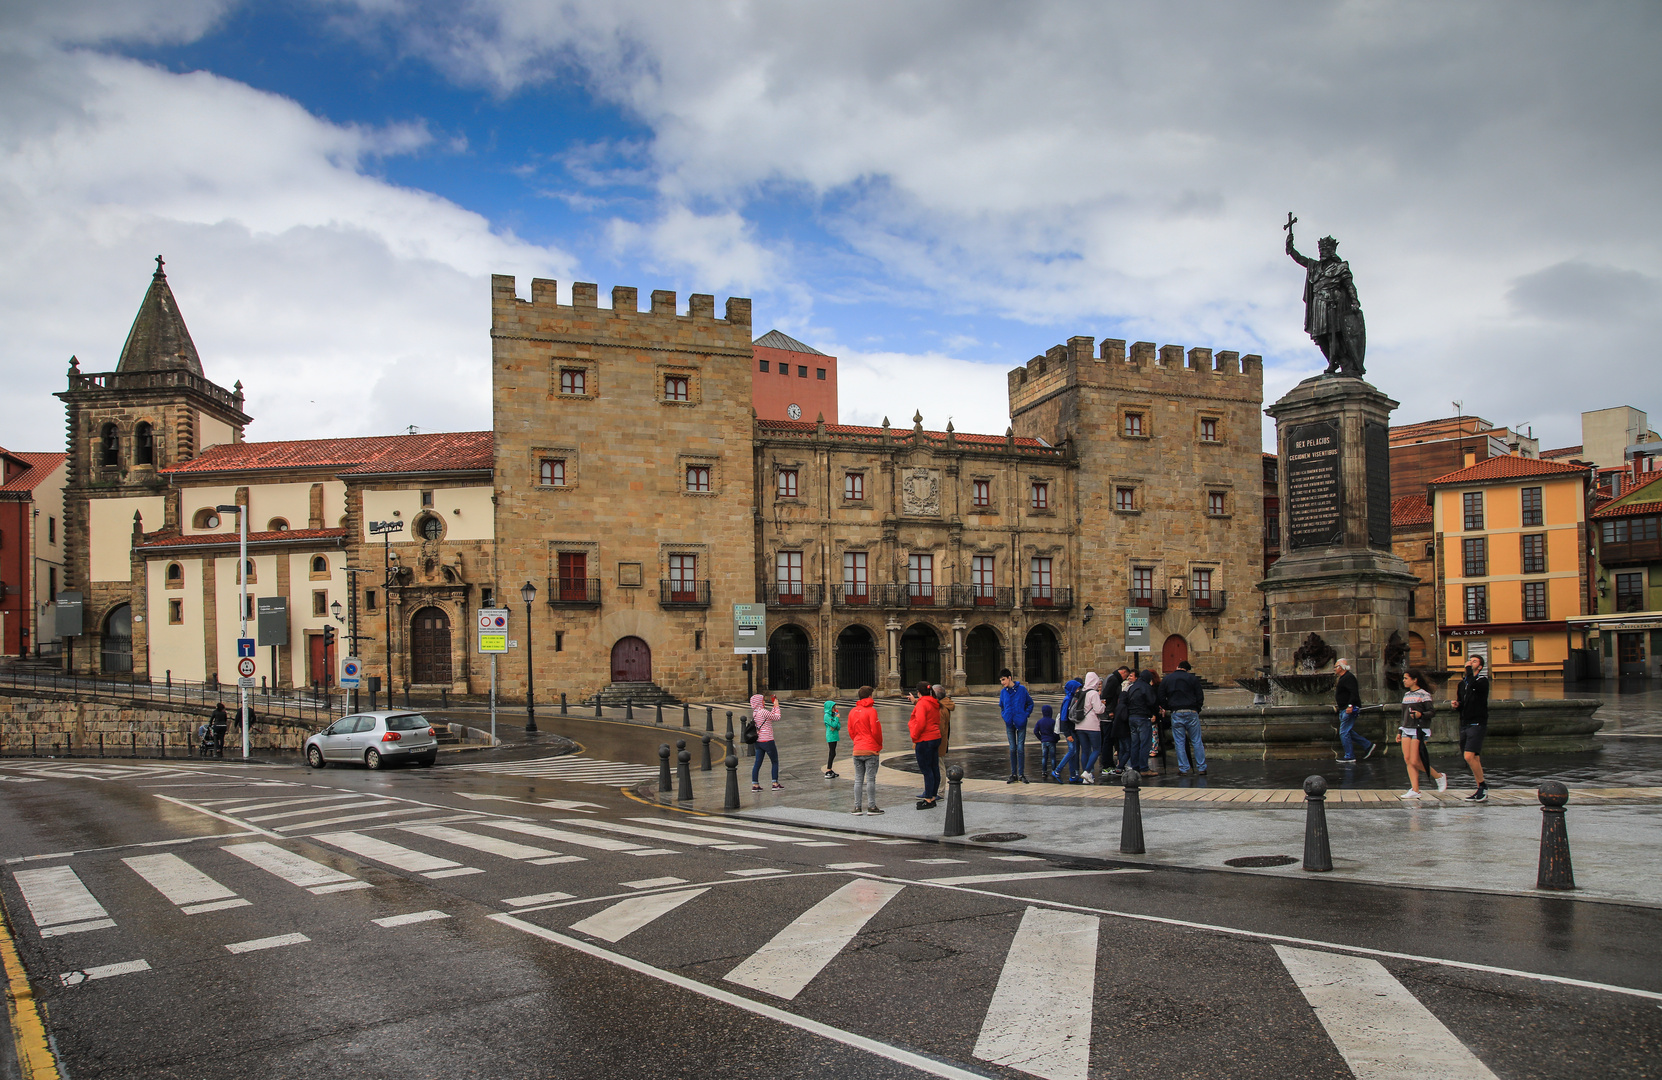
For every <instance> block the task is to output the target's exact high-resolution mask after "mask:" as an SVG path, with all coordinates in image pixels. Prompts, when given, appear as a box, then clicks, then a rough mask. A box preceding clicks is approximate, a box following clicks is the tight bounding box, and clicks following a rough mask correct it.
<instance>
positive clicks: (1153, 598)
mask: <svg viewBox="0 0 1662 1080" xmlns="http://www.w3.org/2000/svg"><path fill="white" fill-rule="evenodd" d="M1126 603H1127V605H1128V606H1129V607H1143V608H1148V609H1149V610H1150V611H1164V610H1166V590H1164V589H1132V590H1131V592H1130V594H1129V599H1128V600H1127V602H1126Z"/></svg>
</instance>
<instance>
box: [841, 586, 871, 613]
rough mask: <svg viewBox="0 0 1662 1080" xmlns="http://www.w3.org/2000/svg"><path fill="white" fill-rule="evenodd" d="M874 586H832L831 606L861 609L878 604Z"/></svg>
mask: <svg viewBox="0 0 1662 1080" xmlns="http://www.w3.org/2000/svg"><path fill="white" fill-rule="evenodd" d="M878 599H879V594H878V592H877V586H875V585H833V586H832V587H831V606H832V607H834V608H863V607H871V606H872V605H874V604H876V603H878Z"/></svg>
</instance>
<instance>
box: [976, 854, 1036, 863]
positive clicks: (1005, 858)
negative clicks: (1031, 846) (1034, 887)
mask: <svg viewBox="0 0 1662 1080" xmlns="http://www.w3.org/2000/svg"><path fill="white" fill-rule="evenodd" d="M989 857H990V858H991V859H993V860H994V861H995V862H1044V859H1042V858H1040V857H1039V856H1037V855H992V856H989Z"/></svg>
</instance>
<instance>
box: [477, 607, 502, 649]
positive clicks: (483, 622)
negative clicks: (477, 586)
mask: <svg viewBox="0 0 1662 1080" xmlns="http://www.w3.org/2000/svg"><path fill="white" fill-rule="evenodd" d="M478 629H479V651H480V652H481V653H505V652H507V651H508V609H507V608H480V609H479V628H478Z"/></svg>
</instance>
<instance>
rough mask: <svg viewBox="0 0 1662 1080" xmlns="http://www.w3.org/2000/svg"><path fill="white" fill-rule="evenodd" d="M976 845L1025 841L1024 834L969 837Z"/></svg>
mask: <svg viewBox="0 0 1662 1080" xmlns="http://www.w3.org/2000/svg"><path fill="white" fill-rule="evenodd" d="M970 839H971V840H972V841H974V842H975V843H977V844H1008V843H1009V842H1010V841H1012V840H1026V839H1027V834H1026V833H1024V832H984V833H980V834H978V835H976V836H972V837H970Z"/></svg>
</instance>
